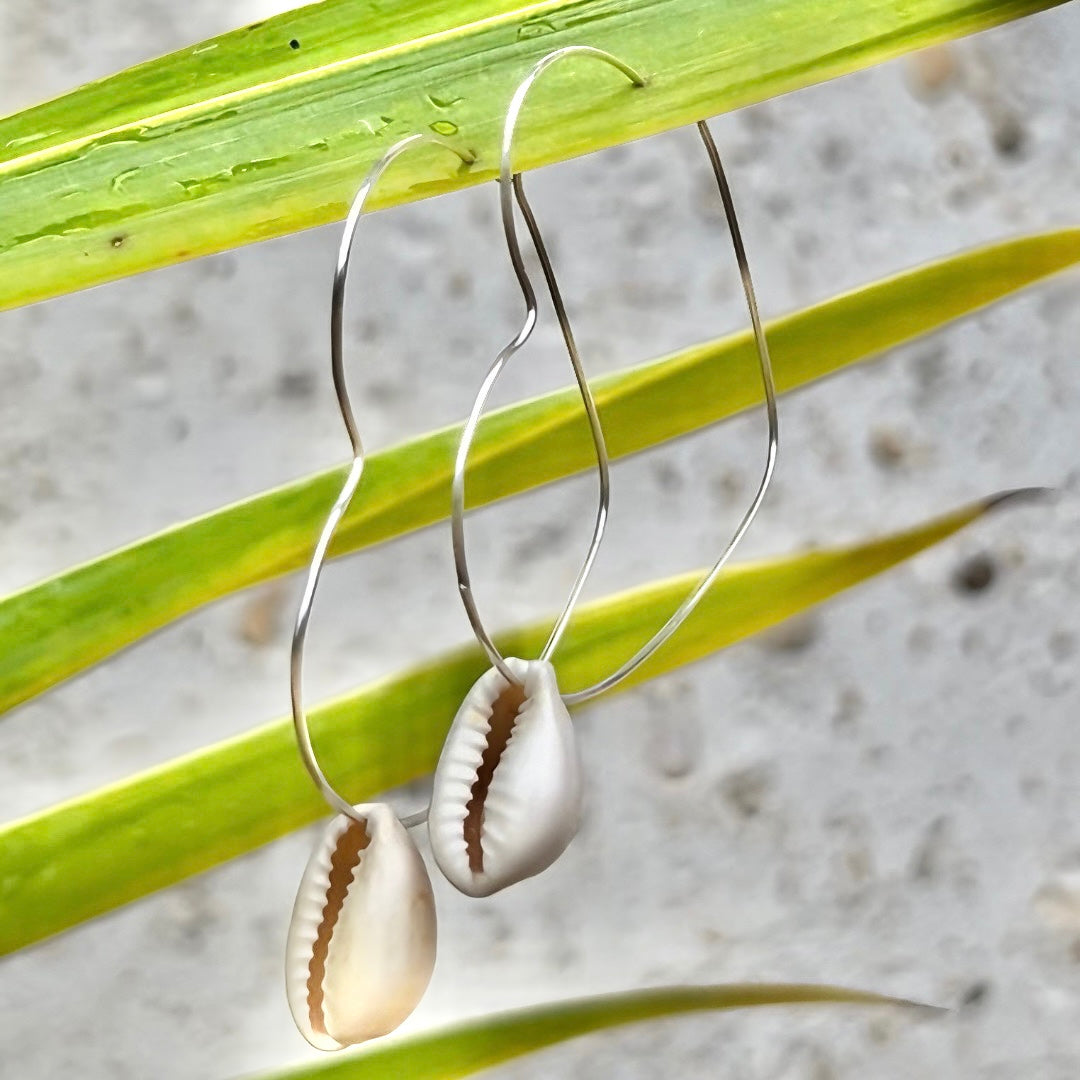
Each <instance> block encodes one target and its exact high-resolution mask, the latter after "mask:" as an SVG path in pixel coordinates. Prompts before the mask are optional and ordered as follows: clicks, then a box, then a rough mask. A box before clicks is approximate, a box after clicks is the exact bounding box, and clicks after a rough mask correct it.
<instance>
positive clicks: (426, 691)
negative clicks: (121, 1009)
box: [0, 495, 1011, 954]
mask: <svg viewBox="0 0 1080 1080" xmlns="http://www.w3.org/2000/svg"><path fill="white" fill-rule="evenodd" d="M1009 498H1011V495H1002V496H994V497H993V498H990V499H986V500H982V501H980V502H977V503H974V504H971V505H969V506H965V507H962V508H961V509H959V510H955V511H953V512H952V513H950V514H947V515H945V516H944V517H941V518H938V519H936V520H934V521H931V522H928V523H926V524H924V525H920V526H918V527H917V528H914V529H910V530H907V531H905V532H900V533H896V534H893V535H890V536H886V537H883V538H881V539H877V540H871V541H868V542H866V543H863V544H857V545H854V546H850V547H842V548H835V549H832V550H821V551H812V552H808V553H805V554H800V555H794V556H790V557H786V558H779V559H771V560H768V561H763V562H756V563H744V564H741V565H739V566H735V567H732V568H731V569H730V570H729V571H727V573H726V574H724V575H723V576H721V578H720V579H719V580H718V581H717V582H716V583H715V584H714V586H713V587H712V589H711V590H710V591H709V592H708V593H707V594H706V596H705V598H704V599H703V600H702V602H701V604H700V605H699V606H698V607H697V609H696V610H695V611H694V612H693V614H692V615H691V616H690V618H689V619H687V621H686V622H685V623H684V624H683V626H682V627H681V628H680V630H679V631H678V632H677V633H676V634H675V635H674V636H673V637H672V638H671V639H670V640H669V641H668V642H667V643H666V644H665V646H664V647H663V648H662V649H660V650H659V651H658V652H657V653H655V654H654V655H653V656H652V657H651V658H650V659H649V660H648V661H647V662H646V663H645V664H643V665H642V666H641V667H640V668H639V669H638V670H637V672H635V674H634V675H633V676H631V678H629V679H628V680H626V681H625V682H624V683H622V684H620V687H619V688H618V689H625V688H627V687H629V686H632V685H634V684H635V683H637V682H640V681H642V680H644V679H649V678H653V677H655V676H657V675H660V674H662V673H663V672H666V671H670V670H671V669H673V668H676V667H679V666H681V665H684V664H689V663H691V662H693V661H695V660H698V659H700V658H701V657H703V656H706V655H708V654H709V653H712V652H714V651H716V650H717V649H721V648H724V647H725V646H727V645H730V644H731V643H732V642H734V641H737V640H739V639H740V638H743V637H746V636H747V635H749V634H753V633H757V632H758V631H760V630H763V629H765V628H766V627H768V626H772V625H774V624H775V623H777V622H780V621H781V620H783V619H785V618H787V617H789V616H791V615H794V614H796V613H798V612H800V611H803V610H805V609H806V608H807V607H810V606H811V605H813V604H817V603H820V602H821V601H823V600H826V599H828V598H829V597H830V596H833V595H835V594H836V593H838V592H840V591H841V590H843V589H846V588H850V587H851V586H852V585H855V584H857V583H858V582H860V581H864V580H865V579H866V578H868V577H871V576H873V575H874V574H877V573H880V572H881V571H883V570H886V569H888V568H889V567H890V566H894V565H896V563H898V562H900V561H902V560H904V559H906V558H909V557H911V556H912V555H914V554H916V553H917V552H919V551H921V550H922V549H924V548H926V547H928V546H929V545H931V544H934V543H936V542H938V541H939V540H942V539H944V538H945V537H947V536H950V535H951V534H952V533H954V532H956V531H957V530H958V529H960V528H962V527H963V526H965V525H967V524H970V523H971V522H972V521H975V520H976V519H977V518H978V517H980V516H981V515H983V514H984V513H986V512H987V511H988V510H990V509H992V508H993V507H996V506H999V505H1001V503H1002V502H1003V501H1006V500H1007V499H1009ZM701 573H702V571H694V572H693V573H690V574H684V575H681V576H679V577H676V578H672V579H669V580H667V581H661V582H657V583H652V584H649V585H643V586H639V587H637V588H635V589H630V590H628V591H626V592H623V593H619V594H617V595H615V596H611V597H607V598H604V599H601V600H596V601H593V602H591V603H589V604H584V605H582V607H581V608H580V609H579V612H578V614H577V616H576V618H575V620H574V623H573V625H572V626H571V627H570V630H569V631H568V632H567V635H566V638H565V640H564V642H563V644H562V645H561V646H560V649H559V656H558V663H557V665H556V666H557V669H558V673H559V683H560V686H561V687H562V689H563V690H564V691H570V690H573V689H575V688H577V687H579V686H582V685H585V684H586V683H588V682H592V681H594V680H595V679H597V678H599V677H600V676H601V675H602V674H604V673H605V672H607V671H610V670H612V669H613V668H614V667H615V666H616V665H617V663H618V662H620V661H621V660H623V659H625V658H626V657H627V656H629V655H631V653H633V652H634V650H635V649H636V648H637V647H638V646H639V645H641V644H642V643H643V642H644V641H645V640H646V639H647V638H648V637H649V636H650V635H651V634H652V633H653V631H654V630H655V629H656V628H657V627H658V626H659V625H660V624H661V623H662V622H664V621H665V620H666V619H667V618H668V616H669V615H670V614H671V613H672V612H673V611H674V610H675V608H676V607H677V606H678V604H679V603H680V602H681V600H682V599H683V597H684V596H685V594H686V592H687V591H688V590H689V589H690V588H691V586H692V585H694V584H695V583H696V582H697V581H698V580H699V579H700V576H701ZM548 630H549V626H548V624H547V622H542V623H538V624H535V625H533V626H530V627H527V628H523V629H520V630H517V631H514V632H511V633H507V634H502V635H499V637H498V640H499V642H500V647H501V649H502V651H503V653H504V654H505V655H522V656H528V655H533V654H534V653H535V652H536V651H537V650H538V649H539V648H540V646H541V645H542V644H543V641H544V640H545V638H546V636H547V632H548ZM486 666H487V665H486V663H485V661H484V659H483V657H482V656H481V654H480V653H479V650H478V649H477V648H476V647H475V646H474V647H470V648H467V649H463V650H461V651H458V652H455V653H452V654H450V655H447V656H443V657H439V658H437V659H435V660H431V661H427V662H424V663H420V664H418V665H417V666H416V667H414V668H412V669H411V670H409V671H405V672H402V673H400V674H398V675H395V676H393V677H391V678H386V679H382V680H380V681H378V682H375V683H372V684H369V685H367V686H364V687H361V688H360V689H358V690H356V691H355V692H353V693H351V694H347V695H345V696H344V697H340V698H338V699H336V700H334V701H331V702H328V703H327V704H325V705H322V706H320V707H317V708H315V709H312V710H311V727H312V734H313V738H314V741H315V742H316V744H317V748H318V751H319V755H320V758H321V760H322V762H323V766H324V768H325V769H326V771H327V773H328V775H329V776H330V777H331V780H332V782H333V783H334V784H335V786H337V787H338V789H339V790H340V791H341V792H342V793H343V794H344V795H345V796H346V797H347V798H349V799H350V800H352V801H354V802H360V801H363V800H366V799H369V798H371V797H372V796H374V795H375V794H377V793H379V792H382V791H385V790H387V789H388V788H392V787H395V786H397V785H399V784H403V783H406V782H407V781H410V780H413V779H416V778H417V777H420V776H423V775H425V774H426V773H428V772H430V771H431V769H432V768H433V766H434V764H435V761H436V758H437V757H438V753H439V748H440V746H441V745H442V740H443V736H444V735H445V732H446V726H447V723H448V722H449V720H450V718H451V717H452V716H453V715H454V713H455V712H456V710H457V708H458V706H459V705H460V703H461V701H462V699H463V698H464V696H465V693H466V691H467V690H468V688H469V686H471V685H472V683H473V681H474V680H475V679H476V678H477V677H478V676H479V675H480V674H481V672H482V671H483V670H484V669H485V668H486ZM325 813H326V806H325V804H324V803H323V801H322V798H321V796H320V795H319V794H318V793H317V792H316V790H315V788H314V787H313V785H312V784H311V781H310V779H309V777H308V776H307V774H306V773H305V771H304V769H303V766H302V765H301V764H300V761H299V758H298V756H297V753H296V747H295V743H294V739H293V732H292V724H291V721H289V720H277V721H275V722H273V723H270V724H267V725H264V726H263V727H260V728H256V729H255V730H253V731H250V732H247V733H245V734H243V735H240V736H237V737H236V738H232V739H228V740H226V741H224V742H221V743H218V744H216V745H213V746H209V747H207V748H205V749H203V750H201V751H198V752H196V753H193V754H188V755H186V756H184V757H181V758H178V759H177V760H175V761H170V762H166V763H165V764H163V765H160V766H158V767H157V768H153V769H150V770H148V771H146V772H144V773H141V774H138V775H135V776H132V777H130V778H128V779H125V780H122V781H120V782H119V783H116V784H112V785H110V786H108V787H104V788H101V789H100V790H98V791H93V792H90V793H89V794H86V795H83V796H81V797H79V798H75V799H72V800H70V801H68V802H65V803H61V804H60V805H58V806H54V807H50V808H49V809H47V810H43V811H41V812H40V813H37V814H34V815H31V816H30V817H27V818H24V819H22V820H19V821H15V822H13V823H11V824H9V825H7V826H6V827H4V828H2V829H0V852H2V853H3V868H4V869H3V873H2V874H0V954H2V953H7V952H11V951H13V950H15V949H19V948H22V947H23V946H25V945H29V944H32V943H33V942H35V941H39V940H41V939H42V938H45V937H48V936H49V935H51V934H55V933H58V932H59V931H61V930H64V929H66V928H68V927H70V926H74V925H75V924H77V923H79V922H82V921H84V920H86V919H90V918H93V917H94V916H95V915H100V914H101V913H103V912H105V911H110V910H112V909H113V908H116V907H119V906H120V905H122V904H125V903H127V902H129V901H131V900H134V899H136V898H138V897H140V896H145V895H146V894H148V893H150V892H153V891H154V890H156V889H161V888H164V887H165V886H168V885H172V884H174V883H176V882H177V881H180V880H182V879H184V878H186V877H189V876H190V875H192V874H197V873H199V872H201V871H203V870H208V869H209V868H210V867H212V866H216V865H217V864H219V863H221V862H224V861H225V860H226V859H230V858H233V857H235V856H237V855H241V854H243V853H244V852H247V851H250V850H252V849H253V848H255V847H258V846H259V845H261V844H265V843H267V842H268V841H270V840H273V839H275V838H276V837H278V836H281V835H283V834H284V833H286V832H288V831H289V830H291V829H296V828H299V827H300V826H302V825H305V824H308V823H309V822H312V821H314V820H316V819H317V818H319V817H320V816H322V815H324V814H325ZM61 883H67V884H63V885H62V884H61ZM73 883H77V886H76V887H72V884H73Z"/></svg>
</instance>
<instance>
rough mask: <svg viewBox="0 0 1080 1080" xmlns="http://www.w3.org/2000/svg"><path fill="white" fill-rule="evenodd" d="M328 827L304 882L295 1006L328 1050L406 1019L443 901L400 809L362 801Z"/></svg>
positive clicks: (295, 951)
mask: <svg viewBox="0 0 1080 1080" xmlns="http://www.w3.org/2000/svg"><path fill="white" fill-rule="evenodd" d="M356 809H357V811H358V812H359V813H361V814H363V815H364V817H365V819H366V825H360V824H359V823H358V822H355V821H353V820H352V819H351V818H349V817H346V816H345V815H344V814H339V815H338V816H337V817H335V818H334V819H333V820H332V821H331V822H330V823H329V825H328V826H327V827H326V829H325V830H324V832H323V834H322V836H321V837H320V839H319V843H318V844H317V846H316V848H315V851H314V852H313V853H312V856H311V859H310V860H309V861H308V865H307V868H306V869H305V871H304V876H303V879H302V880H301V882H300V890H299V892H298V893H297V897H296V906H295V907H294V909H293V917H292V924H291V925H290V927H289V938H288V944H287V951H286V965H285V982H286V990H287V993H288V998H289V1008H290V1009H291V1010H292V1014H293V1019H294V1020H295V1021H296V1026H297V1027H298V1028H299V1029H300V1032H301V1034H302V1035H303V1036H304V1038H305V1039H307V1041H308V1042H309V1043H311V1045H312V1046H314V1047H317V1048H318V1049H320V1050H339V1049H341V1048H342V1047H343V1046H349V1045H351V1044H353V1043H359V1042H365V1041H366V1040H368V1039H374V1038H377V1037H378V1036H380V1035H385V1034H387V1033H388V1032H391V1031H393V1030H394V1028H396V1027H397V1026H398V1025H399V1024H400V1023H401V1022H402V1021H403V1020H404V1019H405V1018H406V1017H407V1016H408V1015H409V1013H411V1012H412V1011H413V1009H414V1008H416V1005H417V1003H418V1002H419V1001H420V998H421V997H422V996H423V994H424V991H425V990H426V989H427V985H428V982H429V981H430V979H431V972H432V969H433V968H434V966H435V902H434V898H433V896H432V892H431V880H430V879H429V877H428V873H427V869H426V867H425V866H424V861H423V859H422V858H421V857H420V852H419V851H417V849H416V845H415V844H414V843H413V841H412V839H411V838H410V837H409V834H408V832H407V831H406V830H405V828H404V826H402V824H401V822H400V821H398V819H397V817H396V816H395V815H394V813H393V811H392V810H391V809H390V808H389V807H388V806H384V805H382V804H372V805H365V806H358V807H357V808H356Z"/></svg>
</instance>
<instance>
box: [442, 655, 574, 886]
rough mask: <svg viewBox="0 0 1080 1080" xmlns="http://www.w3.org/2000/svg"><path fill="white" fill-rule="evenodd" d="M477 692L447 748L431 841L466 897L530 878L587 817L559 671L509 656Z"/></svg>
mask: <svg viewBox="0 0 1080 1080" xmlns="http://www.w3.org/2000/svg"><path fill="white" fill-rule="evenodd" d="M506 662H507V665H508V666H509V668H510V670H511V671H512V672H513V673H514V674H515V675H516V676H517V677H518V679H520V680H521V684H522V685H520V686H519V685H515V684H511V683H509V682H507V680H506V679H505V678H504V677H503V676H502V675H501V674H500V673H499V671H498V670H497V669H495V668H492V669H491V670H490V671H488V672H487V673H486V674H484V675H482V676H481V677H480V679H478V680H477V682H476V683H475V684H474V685H473V688H472V689H471V690H470V691H469V693H468V695H467V697H466V698H465V701H464V703H463V704H462V706H461V708H460V709H459V710H458V713H457V716H455V717H454V722H453V724H452V725H451V727H450V732H449V734H448V735H447V737H446V742H445V744H444V745H443V749H442V755H441V756H440V758H439V764H438V766H437V767H436V769H435V781H434V786H433V790H432V795H431V811H430V814H429V816H428V835H429V836H430V838H431V851H432V854H433V855H434V856H435V861H436V862H437V863H438V864H439V869H441V870H442V872H443V873H444V874H445V875H446V877H447V878H448V879H449V880H450V881H451V882H452V883H453V884H454V885H455V886H456V887H457V888H458V889H460V890H461V891H462V892H463V893H465V894H466V895H468V896H490V895H491V894H492V893H494V892H498V891H499V890H500V889H505V888H506V886H507V885H513V884H514V882H516V881H522V880H523V879H524V878H527V877H532V876H533V875H534V874H538V873H540V871H541V870H544V869H546V868H547V867H548V866H550V865H551V864H552V863H553V862H554V861H555V860H556V859H557V858H558V857H559V856H560V855H561V854H562V853H563V851H564V850H565V849H566V846H567V844H569V843H570V841H571V840H572V839H573V837H574V834H575V833H576V832H577V829H578V822H579V820H580V817H581V766H580V762H579V759H578V753H577V746H576V744H575V742H574V732H573V727H572V725H571V722H570V715H569V713H567V711H566V706H565V705H564V704H563V701H562V698H561V697H560V695H559V688H558V686H557V685H556V683H555V672H554V670H553V669H552V667H551V665H550V664H549V663H547V661H544V660H532V661H528V662H526V661H524V660H518V659H514V658H510V659H508V660H507V661H506Z"/></svg>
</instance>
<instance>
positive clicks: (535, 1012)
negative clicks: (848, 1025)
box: [258, 983, 926, 1080]
mask: <svg viewBox="0 0 1080 1080" xmlns="http://www.w3.org/2000/svg"><path fill="white" fill-rule="evenodd" d="M826 1003H829V1004H840V1005H894V1006H906V1007H908V1008H915V1009H919V1010H920V1011H923V1010H926V1007H925V1006H920V1005H915V1004H914V1003H912V1002H909V1001H902V1000H899V999H897V998H890V997H882V996H881V995H880V994H870V993H867V992H865V991H862V990H846V989H844V988H843V987H840V986H816V985H813V984H798V983H796V984H782V983H781V984H775V985H769V984H763V983H742V984H734V985H731V986H665V987H660V988H659V989H654V990H634V991H630V992H627V993H621V994H605V995H603V996H600V997H591V998H578V999H576V1000H572V1001H559V1002H553V1003H552V1004H550V1005H539V1006H534V1007H533V1008H529V1009H517V1010H514V1011H513V1012H504V1013H495V1014H494V1015H492V1016H483V1017H479V1018H478V1019H475V1020H467V1021H465V1022H464V1023H461V1024H455V1025H454V1026H453V1027H448V1028H443V1029H441V1030H438V1031H429V1032H424V1033H423V1034H420V1035H412V1036H409V1037H407V1038H401V1039H393V1040H390V1041H384V1042H379V1043H376V1044H374V1045H372V1046H371V1047H369V1048H368V1049H366V1050H363V1051H361V1052H360V1053H356V1054H351V1055H344V1056H342V1057H336V1058H331V1059H330V1060H329V1061H322V1062H319V1063H318V1064H315V1065H298V1066H296V1067H294V1068H291V1069H284V1070H281V1071H280V1072H274V1073H272V1074H265V1073H264V1074H262V1075H261V1076H260V1077H259V1078H258V1080H390V1078H391V1077H401V1078H402V1080H405V1078H407V1080H456V1078H457V1077H460V1076H471V1075H472V1074H473V1073H476V1072H480V1070H482V1069H490V1068H491V1067H492V1066H494V1065H501V1064H502V1063H503V1062H506V1061H510V1060H511V1059H513V1058H516V1057H521V1056H522V1055H523V1054H530V1053H533V1052H534V1051H536V1050H541V1049H543V1048H544V1047H545V1046H551V1045H553V1044H554V1043H558V1042H565V1041H566V1040H567V1039H576V1038H578V1037H579V1036H581V1035H587V1034H588V1033H589V1032H592V1031H599V1030H602V1029H603V1028H611V1027H618V1026H620V1025H622V1024H637V1023H641V1022H642V1021H643V1020H655V1019H658V1018H659V1017H661V1016H675V1015H680V1014H682V1015H685V1014H687V1013H695V1012H705V1011H706V1010H709V1011H711V1010H715V1009H747V1008H757V1007H760V1006H762V1005H820V1004H826Z"/></svg>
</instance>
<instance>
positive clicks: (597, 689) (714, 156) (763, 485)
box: [562, 120, 780, 705]
mask: <svg viewBox="0 0 1080 1080" xmlns="http://www.w3.org/2000/svg"><path fill="white" fill-rule="evenodd" d="M697 129H698V134H699V135H700V136H701V141H702V142H703V143H704V144H705V152H706V153H707V154H708V157H709V164H710V165H711V166H712V170H713V175H714V176H715V177H716V186H717V187H718V188H719V189H720V198H721V200H722V201H723V204H724V216H725V217H726V218H727V225H728V232H729V233H730V234H731V246H732V247H733V248H734V250H735V260H736V262H737V263H738V264H739V278H740V280H741V281H742V287H743V295H744V296H745V297H746V307H747V310H748V311H749V313H750V324H751V326H752V327H753V330H754V343H755V345H756V346H757V354H758V365H759V367H760V369H761V382H762V386H763V387H764V390H765V411H766V414H767V416H768V422H769V446H768V451H767V453H766V457H765V471H764V472H763V473H762V477H761V481H760V483H759V484H758V489H757V492H756V494H755V495H754V498H753V500H752V501H751V503H750V507H749V509H748V510H747V511H746V513H745V514H744V515H743V518H742V521H740V522H739V525H738V528H736V530H735V532H734V534H733V536H732V537H731V539H730V540H729V541H728V544H727V547H725V548H724V550H723V551H722V552H721V553H720V558H718V559H717V560H716V562H715V563H713V566H712V569H711V570H710V571H709V572H708V573H707V574H706V575H705V576H704V577H703V578H702V579H701V581H699V582H698V584H697V585H696V586H695V587H694V589H693V591H692V592H691V593H690V595H689V596H688V597H687V598H686V599H685V600H684V601H683V602H682V603H681V604H680V605H679V606H678V607H677V608H676V609H675V611H674V613H673V614H672V615H671V616H670V618H669V619H668V620H667V622H665V623H664V625H663V626H661V627H660V629H659V630H657V631H656V633H655V634H653V636H652V637H651V638H649V640H648V641H646V642H645V644H644V645H642V646H641V648H640V649H638V650H637V652H635V653H634V655H633V656H631V657H630V659H629V660H627V661H626V662H625V663H623V664H622V665H621V666H619V667H618V668H616V669H615V671H613V672H612V673H611V674H610V675H608V676H607V677H606V678H603V679H601V680H600V681H599V682H596V683H593V685H592V686H588V687H586V688H585V689H584V690H575V691H574V692H573V693H572V694H563V696H562V697H563V701H564V702H566V704H567V705H580V704H581V703H582V702H585V701H589V700H590V699H591V698H594V697H596V696H597V695H599V694H603V693H604V692H605V691H607V690H610V689H611V688H612V687H613V686H616V685H618V684H619V683H620V682H622V681H623V679H625V678H626V677H627V676H628V675H630V674H631V673H632V672H633V671H635V670H637V668H639V667H640V666H641V665H642V664H643V663H645V661H646V660H648V659H649V657H650V656H652V654H653V653H654V652H656V650H657V649H659V648H660V646H661V645H663V644H664V642H665V641H667V639H668V638H669V637H671V635H672V634H674V633H675V631H676V630H678V629H679V627H680V626H682V624H683V623H684V622H685V621H686V619H687V618H688V617H689V616H690V613H691V612H692V611H693V610H694V608H696V607H697V606H698V604H699V603H700V602H701V600H702V598H703V597H704V595H705V593H706V592H708V590H709V588H710V586H711V585H712V583H713V582H714V581H715V580H716V579H717V577H718V576H719V574H720V572H721V571H722V570H723V569H724V566H725V565H726V563H727V561H728V559H730V558H731V555H732V552H733V551H734V550H735V548H736V547H737V546H738V545H739V542H740V541H741V540H742V538H743V537H744V536H745V535H746V531H747V529H749V528H750V525H751V524H752V523H753V520H754V518H756V517H757V513H758V511H759V510H760V509H761V504H762V502H763V501H764V499H765V493H766V491H768V489H769V484H770V483H771V482H772V477H773V472H774V471H775V469H776V454H777V450H778V449H779V443H780V423H779V418H778V416H777V409H776V384H775V381H774V379H773V370H772V360H771V359H770V358H769V344H768V342H767V341H766V339H765V330H764V328H763V327H762V325H761V315H760V313H759V312H758V304H757V295H756V294H755V292H754V283H753V281H752V279H751V277H750V264H749V262H748V261H747V258H746V248H745V246H744V245H743V239H742V231H741V230H740V229H739V219H738V217H737V216H736V214H735V200H734V199H733V198H732V195H731V188H730V186H729V185H728V181H727V176H726V175H725V173H724V166H723V164H722V163H721V161H720V151H719V150H717V148H716V142H715V141H714V140H713V137H712V132H711V131H710V130H709V125H708V124H707V123H706V122H705V121H704V120H699V121H698V123H697Z"/></svg>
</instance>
